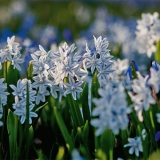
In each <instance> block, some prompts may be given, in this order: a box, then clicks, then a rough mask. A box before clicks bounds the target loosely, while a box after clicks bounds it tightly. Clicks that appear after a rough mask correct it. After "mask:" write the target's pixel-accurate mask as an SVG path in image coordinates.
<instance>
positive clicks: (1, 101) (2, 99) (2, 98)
mask: <svg viewBox="0 0 160 160" xmlns="http://www.w3.org/2000/svg"><path fill="white" fill-rule="evenodd" d="M3 81H4V78H1V79H0V119H1V118H2V116H3V106H4V105H6V104H7V95H9V93H8V92H5V91H6V89H7V84H6V83H3ZM2 125H3V122H1V121H0V126H2Z"/></svg>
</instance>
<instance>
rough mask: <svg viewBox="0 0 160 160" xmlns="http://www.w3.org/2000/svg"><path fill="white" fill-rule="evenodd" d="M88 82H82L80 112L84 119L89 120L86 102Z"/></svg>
mask: <svg viewBox="0 0 160 160" xmlns="http://www.w3.org/2000/svg"><path fill="white" fill-rule="evenodd" d="M88 94H89V93H88V83H85V84H84V87H83V93H82V112H83V117H84V121H87V120H88V121H90V109H89V103H88Z"/></svg>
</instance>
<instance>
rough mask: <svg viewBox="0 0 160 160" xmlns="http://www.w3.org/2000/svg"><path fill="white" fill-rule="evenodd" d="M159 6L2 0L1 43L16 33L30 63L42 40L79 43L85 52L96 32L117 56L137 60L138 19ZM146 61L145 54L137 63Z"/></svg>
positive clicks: (130, 1) (132, 0) (151, 1)
mask: <svg viewBox="0 0 160 160" xmlns="http://www.w3.org/2000/svg"><path fill="white" fill-rule="evenodd" d="M159 8H160V1H156V0H124V1H123V0H116V1H111V0H109V1H108V0H106V1H98V0H96V1H95V0H88V1H67V0H63V1H61V0H57V1H54V0H52V1H51V0H50V1H48V0H43V1H42V0H41V1H40V0H38V1H37V0H30V1H23V0H7V1H6V0H1V2H0V47H4V45H5V44H6V39H7V37H11V36H13V35H15V36H16V41H18V42H19V43H21V45H22V47H23V49H24V50H23V52H24V53H23V55H24V58H25V62H26V66H27V65H28V61H29V60H30V59H31V57H30V53H32V52H34V51H35V50H37V49H38V45H39V44H41V45H42V46H43V47H44V48H45V49H47V50H50V49H55V50H56V48H57V45H60V44H61V43H62V42H64V41H66V42H67V43H69V44H71V43H76V46H77V48H78V51H79V52H82V54H83V53H84V52H85V44H86V42H87V43H89V41H91V42H92V43H93V35H95V36H96V37H98V36H103V37H106V38H107V40H108V41H109V43H110V47H109V48H110V49H111V53H112V54H114V56H116V57H118V58H128V59H130V60H135V59H136V56H135V55H136V53H137V50H136V47H137V43H133V42H134V39H135V31H136V25H137V20H138V19H140V18H141V15H142V13H151V14H153V13H154V12H158V13H159V12H160V10H159ZM91 45H92V44H91ZM142 61H145V63H147V62H148V59H146V56H145V55H143V56H141V58H140V59H139V60H138V62H137V63H139V64H142ZM148 63H149V62H148ZM142 70H143V66H142ZM24 74H25V72H24Z"/></svg>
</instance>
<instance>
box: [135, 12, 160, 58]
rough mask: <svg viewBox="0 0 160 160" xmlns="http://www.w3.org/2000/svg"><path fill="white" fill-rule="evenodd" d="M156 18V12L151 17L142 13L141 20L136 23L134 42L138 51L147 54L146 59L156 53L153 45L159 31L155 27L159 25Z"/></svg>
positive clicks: (159, 22)
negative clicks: (135, 41)
mask: <svg viewBox="0 0 160 160" xmlns="http://www.w3.org/2000/svg"><path fill="white" fill-rule="evenodd" d="M158 16H159V15H158V13H157V12H155V13H153V15H151V14H150V13H147V14H144V13H143V14H142V19H141V20H138V21H137V23H138V25H137V31H136V40H137V45H138V46H137V47H138V51H139V52H140V53H147V55H148V57H151V55H152V53H154V52H155V51H156V46H155V43H156V42H157V41H158V39H159V37H160V36H159V35H160V29H159V27H157V25H159V24H160V20H159V19H158Z"/></svg>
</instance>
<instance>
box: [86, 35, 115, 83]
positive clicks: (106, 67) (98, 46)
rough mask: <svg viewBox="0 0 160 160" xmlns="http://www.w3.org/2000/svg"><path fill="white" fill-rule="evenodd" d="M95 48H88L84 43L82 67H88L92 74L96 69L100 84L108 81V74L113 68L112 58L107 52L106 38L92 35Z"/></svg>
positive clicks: (107, 43)
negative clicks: (84, 50)
mask: <svg viewBox="0 0 160 160" xmlns="http://www.w3.org/2000/svg"><path fill="white" fill-rule="evenodd" d="M94 44H95V50H89V48H88V45H86V53H85V54H84V60H83V66H84V68H86V69H87V68H90V69H91V73H92V74H93V73H94V71H95V69H96V70H97V71H98V74H97V77H98V80H99V82H100V85H101V86H102V85H103V84H104V83H106V82H108V80H109V79H108V75H109V73H112V72H113V71H114V70H113V69H112V65H113V61H112V60H111V59H112V58H113V56H112V55H110V53H109V51H110V50H109V49H107V48H108V45H109V42H108V41H107V39H106V38H104V39H102V37H101V36H100V37H99V38H98V39H96V38H95V37H94Z"/></svg>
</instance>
